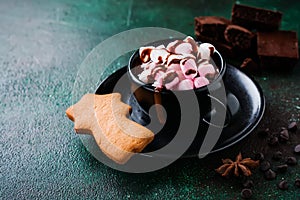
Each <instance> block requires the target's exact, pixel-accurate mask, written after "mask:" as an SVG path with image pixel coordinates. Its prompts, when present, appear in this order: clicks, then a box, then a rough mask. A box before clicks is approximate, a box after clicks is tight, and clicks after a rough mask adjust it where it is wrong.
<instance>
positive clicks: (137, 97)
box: [127, 39, 229, 147]
mask: <svg viewBox="0 0 300 200" xmlns="http://www.w3.org/2000/svg"><path fill="white" fill-rule="evenodd" d="M172 41H174V39H173V40H169V39H168V40H163V41H158V42H155V43H151V44H148V45H149V46H150V45H152V46H158V45H161V44H164V45H167V44H168V43H170V42H172ZM199 44H200V43H199ZM148 45H146V46H148ZM211 59H212V61H213V62H214V63H215V66H216V67H217V68H218V71H219V73H218V75H217V76H216V77H215V79H214V80H213V81H212V82H211V83H209V85H207V86H203V87H200V88H197V89H192V90H174V91H173V90H167V89H162V90H161V91H159V92H157V91H156V90H155V87H153V86H152V85H151V84H145V83H143V82H142V81H141V80H139V79H138V76H137V75H138V74H140V73H141V70H142V69H141V68H140V67H139V66H140V65H141V64H142V61H141V59H140V56H139V50H137V51H135V52H134V53H133V55H132V56H131V58H130V60H129V64H128V68H127V74H128V76H129V81H130V83H131V91H132V94H133V95H132V97H131V100H130V105H131V107H132V109H133V111H134V112H132V113H133V114H132V116H131V118H132V119H133V120H134V121H136V122H138V123H140V124H142V125H148V124H150V123H151V124H156V125H157V124H160V125H161V128H162V129H161V130H154V132H155V133H156V134H157V135H158V136H157V137H159V138H160V141H159V145H156V147H158V146H163V145H165V144H167V143H168V142H169V141H170V140H171V139H172V137H174V134H176V132H177V130H178V127H179V124H180V121H181V107H182V105H181V104H180V100H179V99H182V98H185V99H189V98H191V97H192V96H196V98H197V101H198V103H196V104H195V102H194V101H191V105H190V106H191V107H193V106H195V107H198V108H199V111H200V120H199V124H198V125H199V131H198V132H199V133H198V135H201V134H202V132H205V129H207V126H209V125H214V126H217V127H220V128H222V127H224V126H226V122H225V123H224V124H223V123H221V124H211V122H210V119H211V116H212V115H214V114H215V113H218V111H221V110H222V111H223V113H227V117H226V120H228V117H229V115H228V112H226V111H225V112H224V109H225V110H226V97H225V96H224V97H220V96H218V91H219V90H224V86H223V82H222V78H223V75H224V73H225V71H226V64H225V62H224V60H223V58H222V56H221V54H220V53H219V52H218V51H217V50H215V52H214V54H213V55H212V56H211ZM212 102H216V103H217V105H218V106H215V107H213V106H212ZM187 104H189V102H188V103H187ZM136 110H138V111H139V112H135V111H136ZM195 110H197V109H195ZM191 112H193V109H191ZM150 129H151V127H150ZM153 129H157V128H155V127H154V128H153ZM161 134H164V136H162V135H161Z"/></svg>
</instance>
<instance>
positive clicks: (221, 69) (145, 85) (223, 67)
mask: <svg viewBox="0 0 300 200" xmlns="http://www.w3.org/2000/svg"><path fill="white" fill-rule="evenodd" d="M169 40H171V41H173V40H176V38H172V39H165V40H160V41H156V42H153V43H150V44H147V45H153V44H156V43H158V42H162V41H169ZM196 43H197V44H201V43H202V42H201V41H196ZM160 44H161V43H160ZM138 54H139V49H137V50H136V51H135V52H134V53H133V54H132V55H131V57H130V59H129V63H128V66H127V72H128V74H129V77H130V79H131V80H132V81H133V82H134V83H135V84H137V85H138V86H140V87H143V88H144V89H147V90H149V91H152V92H154V91H155V87H154V86H152V85H151V84H150V83H144V82H142V81H141V80H139V79H138V78H137V77H136V75H135V74H134V73H133V72H132V70H131V69H132V68H133V67H134V66H132V63H133V61H134V59H136V58H139V56H138ZM214 55H217V56H218V58H219V59H220V67H219V74H218V76H217V77H216V78H215V79H214V80H213V81H212V82H211V83H209V84H208V85H205V86H202V87H199V88H194V89H189V90H168V89H166V88H163V89H162V90H161V91H160V93H169V92H184V91H194V92H201V91H206V90H208V87H212V88H213V86H214V85H215V84H217V83H219V82H220V79H222V78H223V75H224V73H225V70H226V63H225V61H224V59H223V57H222V55H221V53H220V52H219V51H218V50H217V49H215V51H214Z"/></svg>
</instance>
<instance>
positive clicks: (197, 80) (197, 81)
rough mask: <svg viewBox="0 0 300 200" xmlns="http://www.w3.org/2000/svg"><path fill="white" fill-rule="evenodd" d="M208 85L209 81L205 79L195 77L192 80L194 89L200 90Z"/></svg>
mask: <svg viewBox="0 0 300 200" xmlns="http://www.w3.org/2000/svg"><path fill="white" fill-rule="evenodd" d="M208 84H209V80H208V79H207V78H205V77H201V76H200V77H197V78H195V79H194V85H195V88H200V87H203V86H205V85H208Z"/></svg>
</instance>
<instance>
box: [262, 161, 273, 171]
mask: <svg viewBox="0 0 300 200" xmlns="http://www.w3.org/2000/svg"><path fill="white" fill-rule="evenodd" d="M270 168H271V164H270V162H269V161H266V160H264V161H262V162H261V163H260V168H259V169H260V171H262V172H265V171H267V170H269V169H270Z"/></svg>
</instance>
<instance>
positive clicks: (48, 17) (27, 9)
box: [0, 0, 300, 199]
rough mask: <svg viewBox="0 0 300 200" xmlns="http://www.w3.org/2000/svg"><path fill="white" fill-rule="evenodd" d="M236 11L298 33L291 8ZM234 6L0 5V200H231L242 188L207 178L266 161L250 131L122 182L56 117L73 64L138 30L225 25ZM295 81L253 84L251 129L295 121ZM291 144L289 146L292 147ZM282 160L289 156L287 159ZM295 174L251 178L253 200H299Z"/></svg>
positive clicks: (111, 0)
mask: <svg viewBox="0 0 300 200" xmlns="http://www.w3.org/2000/svg"><path fill="white" fill-rule="evenodd" d="M240 2H241V3H245V4H249V5H256V6H262V7H266V8H269V9H278V10H280V11H282V12H283V13H284V17H283V22H282V28H283V29H294V30H297V31H298V33H299V32H300V30H299V19H300V3H299V2H297V3H294V1H287V0H276V1H275V0H274V1H267V0H263V1H258V2H254V1H250V0H249V1H246V0H245V1H240ZM233 3H234V2H233V1H232V0H226V1H217V0H210V1H206V0H195V1H193V0H184V1H170V0H166V1H158V0H152V1H138V0H129V1H121V0H102V1H96V0H91V1H84V0H80V1H72V0H62V1H60V0H54V1H38V0H31V1H29V0H28V1H18V0H7V1H5V0H1V1H0V77H1V78H0V150H1V151H0V199H188V198H189V199H239V198H240V191H241V189H242V186H241V182H242V181H241V180H240V179H235V178H232V179H229V180H225V179H223V178H221V177H219V176H218V175H216V173H215V172H214V171H213V169H214V168H216V167H217V166H218V165H219V164H220V158H221V157H227V156H228V157H233V156H235V155H236V154H237V153H238V151H239V150H241V151H242V152H243V153H244V154H245V155H248V156H252V155H253V154H252V153H253V151H255V150H258V151H263V152H268V148H269V147H267V146H266V145H265V141H263V140H261V139H258V137H257V135H256V132H257V131H254V133H253V134H252V135H251V136H250V137H248V138H247V140H245V141H244V142H243V143H242V144H241V145H236V146H235V147H233V148H230V149H229V150H227V151H224V152H222V153H220V154H218V155H216V156H211V157H209V158H206V159H205V160H198V159H184V160H180V161H177V162H176V163H174V164H172V165H171V166H169V167H167V168H165V169H162V170H160V171H157V172H153V173H148V174H126V173H122V172H118V171H115V170H113V169H110V168H108V167H106V166H105V165H103V164H101V163H99V162H98V161H97V160H96V159H94V158H93V157H92V156H91V155H90V154H89V152H87V151H86V150H85V147H84V146H83V145H82V143H81V141H80V139H79V137H78V136H77V135H75V134H74V132H73V124H72V123H71V122H70V121H69V120H67V118H66V117H65V113H64V112H65V109H66V108H67V107H68V106H69V105H70V104H71V91H72V87H73V84H74V81H75V78H76V73H77V70H78V68H79V65H80V63H81V62H82V61H83V60H84V58H85V56H86V55H87V54H88V53H89V52H90V51H91V50H92V48H93V47H95V46H96V45H97V44H99V43H100V42H101V41H103V40H104V39H106V38H108V37H109V36H112V35H114V34H116V33H119V32H121V31H124V30H127V29H131V28H135V27H143V26H159V27H167V28H171V29H174V30H178V31H181V32H183V33H185V34H188V35H193V18H194V17H195V16H199V15H217V16H224V17H228V18H229V16H230V12H231V7H232V5H233ZM298 65H299V64H298ZM299 77H300V66H298V67H296V68H295V70H294V73H293V74H287V75H275V74H265V75H263V76H257V77H256V80H257V81H258V82H259V83H260V84H261V86H262V88H263V90H264V92H265V95H266V99H267V102H268V103H267V110H266V115H265V117H264V119H263V121H262V123H261V124H260V127H259V129H260V128H265V127H270V128H271V130H274V131H275V130H278V128H279V127H280V126H285V125H286V124H287V123H288V122H289V121H290V120H296V121H299V119H300V102H299V98H300V80H299ZM299 135H300V132H298V134H294V135H293V136H292V140H291V142H290V143H292V144H294V143H295V144H296V143H300V137H299ZM287 145H288V144H287ZM283 147H284V146H280V147H278V149H282V148H283ZM284 151H285V152H284V153H285V155H289V154H292V153H291V152H292V149H291V150H290V151H289V150H284ZM267 156H269V157H268V158H270V156H271V155H267ZM297 158H298V159H300V158H299V156H298V157H297ZM299 170H300V168H299V165H298V166H296V167H291V168H289V170H288V172H287V173H285V174H283V175H279V176H278V177H277V179H276V180H274V181H265V180H264V179H263V178H262V174H261V173H260V172H259V171H258V170H257V171H255V172H254V176H253V180H254V182H255V184H256V186H255V187H254V189H253V192H254V196H253V197H254V198H253V199H286V198H289V199H296V198H297V196H298V199H299V198H300V189H297V188H295V187H294V186H293V181H294V179H295V178H296V177H300V171H299ZM282 178H285V179H286V180H288V182H289V183H290V188H289V190H288V191H279V190H278V189H277V188H276V183H277V182H278V181H279V180H281V179H282Z"/></svg>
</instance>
